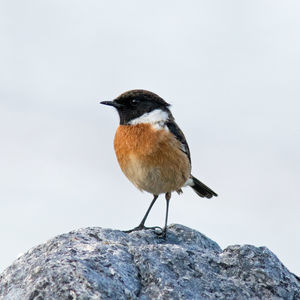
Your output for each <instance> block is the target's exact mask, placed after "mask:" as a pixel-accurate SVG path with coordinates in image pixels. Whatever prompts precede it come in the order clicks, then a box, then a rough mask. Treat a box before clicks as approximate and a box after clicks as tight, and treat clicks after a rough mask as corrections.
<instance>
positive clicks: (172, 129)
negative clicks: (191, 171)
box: [165, 120, 191, 162]
mask: <svg viewBox="0 0 300 300" xmlns="http://www.w3.org/2000/svg"><path fill="white" fill-rule="evenodd" d="M165 125H167V127H168V129H169V130H170V132H171V133H172V134H173V135H174V136H175V137H176V139H177V140H178V141H179V142H180V144H181V148H180V149H181V151H183V152H184V153H185V154H186V155H187V157H188V158H189V161H190V162H191V154H190V149H189V145H188V143H187V141H186V139H185V136H184V134H183V132H182V131H181V129H180V128H179V126H178V125H177V124H176V123H175V121H173V120H170V121H167V122H166V124H165Z"/></svg>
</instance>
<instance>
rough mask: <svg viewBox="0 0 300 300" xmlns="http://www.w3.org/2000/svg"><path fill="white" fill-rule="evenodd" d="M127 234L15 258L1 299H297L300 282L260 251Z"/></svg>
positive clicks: (73, 236) (75, 238) (76, 240)
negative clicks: (223, 248) (223, 247)
mask: <svg viewBox="0 0 300 300" xmlns="http://www.w3.org/2000/svg"><path fill="white" fill-rule="evenodd" d="M168 233H169V235H168V238H167V241H164V240H162V239H161V238H159V236H157V235H156V234H155V233H154V232H153V231H151V230H146V231H140V232H132V233H130V234H127V233H124V232H122V231H118V230H111V229H102V228H86V229H79V230H76V231H72V232H70V233H67V234H62V235H60V236H57V237H55V238H54V239H52V240H50V241H48V242H47V243H45V244H42V245H39V246H37V247H35V248H33V249H31V250H30V251H28V252H27V253H26V254H24V255H23V256H21V257H20V258H18V259H17V260H16V261H15V262H14V263H13V264H12V265H11V266H10V267H9V268H7V269H6V270H5V271H4V272H3V273H2V274H1V276H0V299H1V300H2V299H5V300H42V299H46V300H48V299H49V300H51V299H59V300H64V299H66V300H67V299H68V300H72V299H73V300H75V299H77V300H79V299H80V300H84V299H118V300H120V299H143V300H146V299H300V282H299V278H297V277H296V276H295V275H293V274H292V273H290V272H289V271H288V270H287V269H286V268H285V267H284V266H283V265H282V263H281V262H280V261H279V260H278V258H277V257H276V256H275V255H274V254H273V253H272V252H271V251H270V250H268V249H267V248H265V247H259V248H257V247H254V246H251V245H244V246H229V247H228V248H226V249H225V250H224V251H222V249H221V248H220V247H219V246H218V245H217V244H216V243H215V242H214V241H212V240H210V239H209V238H207V237H206V236H204V235H203V234H201V233H199V232H197V231H195V230H192V229H190V228H187V227H184V226H182V225H171V226H169V232H168Z"/></svg>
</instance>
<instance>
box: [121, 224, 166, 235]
mask: <svg viewBox="0 0 300 300" xmlns="http://www.w3.org/2000/svg"><path fill="white" fill-rule="evenodd" d="M149 229H152V230H154V232H155V233H156V234H158V235H161V234H162V233H163V231H164V230H163V229H162V228H161V227H159V226H153V227H146V226H144V225H141V224H140V225H139V226H137V227H135V228H133V229H130V230H124V231H123V232H125V233H130V232H133V231H138V230H149Z"/></svg>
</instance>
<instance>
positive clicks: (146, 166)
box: [100, 89, 217, 238]
mask: <svg viewBox="0 0 300 300" xmlns="http://www.w3.org/2000/svg"><path fill="white" fill-rule="evenodd" d="M100 103H101V104H104V105H110V106H113V107H115V108H116V109H117V111H118V113H119V117H120V125H119V127H118V129H117V131H116V134H115V138H114V149H115V152H116V156H117V160H118V162H119V165H120V167H121V169H122V171H123V173H124V174H125V175H126V177H127V178H128V179H129V180H130V181H131V182H132V183H133V184H134V185H135V186H136V187H137V188H138V189H139V190H141V191H146V192H148V193H151V194H153V197H154V198H153V200H152V202H151V204H150V206H149V208H148V210H147V212H146V214H145V216H144V218H143V219H142V221H141V223H140V224H139V225H138V226H137V227H135V228H133V229H131V230H128V231H126V232H132V231H136V230H141V229H150V228H152V229H156V228H160V227H157V226H155V227H145V222H146V219H147V217H148V214H149V212H150V210H151V208H152V206H153V205H154V203H155V201H156V200H157V198H158V196H159V195H160V194H165V198H166V216H165V226H164V228H163V229H162V231H161V235H162V237H163V238H166V235H167V222H168V212H169V202H170V199H171V193H172V192H174V191H176V192H177V193H178V194H180V193H182V190H181V188H182V187H184V186H190V187H191V188H192V189H193V190H194V191H195V192H196V193H197V194H198V195H199V196H200V197H203V198H204V197H205V198H211V197H213V196H217V194H216V193H215V192H214V191H213V190H211V189H210V188H209V187H207V186H206V185H205V184H203V183H202V182H201V181H199V180H198V179H197V178H195V177H194V176H193V175H192V174H191V156H190V150H189V146H188V144H187V141H186V139H185V136H184V134H183V132H182V131H181V130H180V128H179V127H178V125H177V124H176V123H175V119H174V117H173V115H172V113H171V111H170V109H169V107H170V104H169V103H167V102H166V101H164V100H163V99H162V98H161V97H159V96H158V95H156V94H154V93H152V92H150V91H146V90H140V89H137V90H131V91H127V92H125V93H123V94H121V95H120V96H119V97H117V98H116V99H115V100H113V101H103V102H100ZM160 229H161V228H160Z"/></svg>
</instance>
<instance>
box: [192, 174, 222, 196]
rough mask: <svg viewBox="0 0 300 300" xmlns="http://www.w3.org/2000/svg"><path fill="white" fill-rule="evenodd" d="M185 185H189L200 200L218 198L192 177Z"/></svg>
mask: <svg viewBox="0 0 300 300" xmlns="http://www.w3.org/2000/svg"><path fill="white" fill-rule="evenodd" d="M187 185H189V186H190V187H191V188H192V189H193V190H194V191H195V192H196V193H197V195H199V196H200V197H202V198H211V197H213V196H216V197H217V196H218V195H217V194H216V193H215V192H214V191H213V190H212V189H210V188H209V187H208V186H206V185H205V184H204V183H202V182H201V181H200V180H198V179H197V178H196V177H194V176H192V175H191V177H190V178H189V180H188V181H187Z"/></svg>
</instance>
